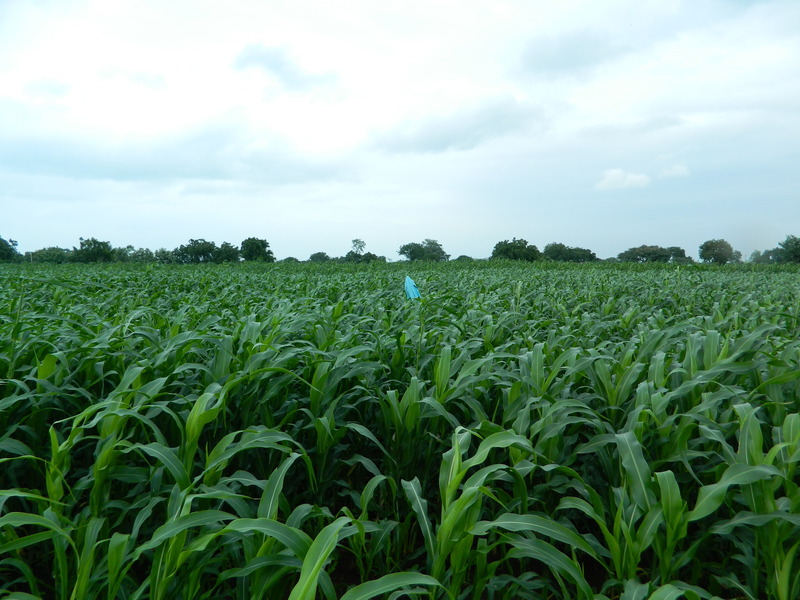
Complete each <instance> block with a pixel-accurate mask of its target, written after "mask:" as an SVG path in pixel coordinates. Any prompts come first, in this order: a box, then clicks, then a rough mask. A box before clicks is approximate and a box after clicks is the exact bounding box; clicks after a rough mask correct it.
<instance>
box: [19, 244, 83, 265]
mask: <svg viewBox="0 0 800 600" xmlns="http://www.w3.org/2000/svg"><path fill="white" fill-rule="evenodd" d="M71 254H72V251H71V250H67V249H66V248H59V247H57V246H50V247H49V248H40V249H39V250H34V251H33V252H26V253H25V260H26V261H29V262H40V263H53V264H57V265H60V264H63V263H66V262H70V260H71V258H72V257H71Z"/></svg>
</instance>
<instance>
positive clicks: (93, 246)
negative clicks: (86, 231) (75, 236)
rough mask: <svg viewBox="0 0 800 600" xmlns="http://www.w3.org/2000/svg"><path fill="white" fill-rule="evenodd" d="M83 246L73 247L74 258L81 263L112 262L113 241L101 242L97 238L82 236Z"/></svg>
mask: <svg viewBox="0 0 800 600" xmlns="http://www.w3.org/2000/svg"><path fill="white" fill-rule="evenodd" d="M80 241H81V247H80V248H73V249H72V255H71V256H72V260H73V261H75V262H80V263H97V262H111V261H112V260H114V250H113V248H112V247H111V242H101V241H100V240H98V239H97V238H89V239H88V240H85V239H83V238H80Z"/></svg>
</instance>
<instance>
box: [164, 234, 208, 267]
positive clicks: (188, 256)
mask: <svg viewBox="0 0 800 600" xmlns="http://www.w3.org/2000/svg"><path fill="white" fill-rule="evenodd" d="M216 251H217V245H216V244H215V243H214V242H209V241H206V240H204V239H199V240H195V239H190V240H189V243H188V244H183V245H181V246H178V247H177V248H175V250H173V251H172V254H173V255H174V257H175V262H177V263H180V264H184V265H186V264H197V263H209V262H213V260H214V254H215V253H216Z"/></svg>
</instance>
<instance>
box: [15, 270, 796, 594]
mask: <svg viewBox="0 0 800 600" xmlns="http://www.w3.org/2000/svg"><path fill="white" fill-rule="evenodd" d="M405 275H410V276H411V277H413V278H414V280H415V281H416V283H417V285H418V287H419V289H420V291H421V293H422V298H421V299H418V300H407V299H406V298H405V294H404V292H403V279H404V277H405ZM799 291H800V272H798V271H797V270H792V269H789V268H787V269H785V270H776V269H758V270H754V269H753V268H751V267H748V266H742V267H738V268H737V267H726V268H706V267H689V268H677V269H676V268H674V267H669V266H667V267H654V268H645V267H638V266H636V267H631V266H624V265H608V264H597V265H572V266H571V265H565V264H551V265H549V264H542V263H533V264H511V263H508V264H506V263H495V262H474V263H463V264H456V263H450V264H443V265H433V264H432V265H417V264H386V265H380V264H378V265H365V266H347V265H304V264H299V265H281V264H277V265H231V266H225V265H221V266H212V265H200V266H194V267H180V266H157V265H148V266H141V267H136V266H130V267H126V266H123V265H116V266H78V265H63V266H50V267H46V266H37V265H8V266H3V267H0V597H2V598H13V599H18V600H30V599H35V598H40V599H43V600H44V599H51V598H52V599H57V600H87V599H90V600H94V599H98V600H99V599H107V600H113V599H125V600H128V599H129V600H140V599H141V600H145V599H147V600H201V599H236V600H262V599H263V600H266V599H279V598H289V599H291V600H312V599H314V598H319V599H326V600H332V599H337V598H340V599H342V600H365V599H368V598H390V599H395V598H429V599H447V600H460V599H476V600H477V599H497V600H500V599H504V600H505V599H507V600H512V599H514V600H517V599H556V598H558V599H562V598H563V599H567V598H569V599H605V600H616V599H621V600H646V599H651V600H668V599H676V598H687V599H690V600H693V599H707V598H723V599H747V600H762V599H768V600H797V599H798V598H800V551H799V549H800V488H798V485H799V484H800V469H798V462H799V461H800V322H799V321H800V300H799V299H798V298H799V296H798V292H799Z"/></svg>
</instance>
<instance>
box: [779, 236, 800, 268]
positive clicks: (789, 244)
mask: <svg viewBox="0 0 800 600" xmlns="http://www.w3.org/2000/svg"><path fill="white" fill-rule="evenodd" d="M778 246H779V247H780V261H781V262H791V263H800V238H798V237H797V236H794V235H787V236H786V239H785V240H783V241H782V242H781V243H780V244H778ZM776 250H777V248H776Z"/></svg>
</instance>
